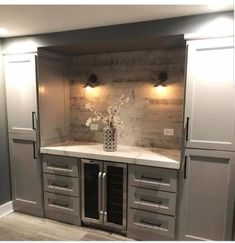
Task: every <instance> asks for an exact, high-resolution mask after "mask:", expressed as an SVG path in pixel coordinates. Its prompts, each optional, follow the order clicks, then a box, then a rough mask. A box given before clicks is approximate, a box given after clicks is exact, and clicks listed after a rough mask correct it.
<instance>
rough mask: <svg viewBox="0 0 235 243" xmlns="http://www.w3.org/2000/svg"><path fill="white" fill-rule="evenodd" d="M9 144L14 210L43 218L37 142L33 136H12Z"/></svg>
mask: <svg viewBox="0 0 235 243" xmlns="http://www.w3.org/2000/svg"><path fill="white" fill-rule="evenodd" d="M9 144H10V159H11V179H12V190H13V193H12V195H13V205H14V209H15V210H16V211H19V212H24V213H29V214H32V215H36V216H42V215H43V206H42V205H43V204H42V178H41V177H42V172H41V163H40V160H39V159H38V158H39V153H38V149H37V143H36V140H35V139H34V136H32V135H24V134H10V136H9Z"/></svg>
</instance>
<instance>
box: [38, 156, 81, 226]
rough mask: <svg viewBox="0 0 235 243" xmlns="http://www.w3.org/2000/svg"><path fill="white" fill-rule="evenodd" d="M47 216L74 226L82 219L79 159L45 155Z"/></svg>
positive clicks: (45, 205) (45, 202) (44, 175)
mask: <svg viewBox="0 0 235 243" xmlns="http://www.w3.org/2000/svg"><path fill="white" fill-rule="evenodd" d="M42 160H43V161H42V162H43V182H44V207H45V216H46V217H47V218H50V219H54V220H58V221H61V222H65V223H70V224H74V225H80V224H81V217H80V198H81V195H80V173H79V172H80V163H79V162H78V159H77V158H73V157H67V156H57V155H49V154H44V155H43V157H42Z"/></svg>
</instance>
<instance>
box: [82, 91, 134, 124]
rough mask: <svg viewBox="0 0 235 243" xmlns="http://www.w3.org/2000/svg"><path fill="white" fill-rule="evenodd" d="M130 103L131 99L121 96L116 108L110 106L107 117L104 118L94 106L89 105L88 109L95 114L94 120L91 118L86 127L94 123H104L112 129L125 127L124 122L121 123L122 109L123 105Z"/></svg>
mask: <svg viewBox="0 0 235 243" xmlns="http://www.w3.org/2000/svg"><path fill="white" fill-rule="evenodd" d="M128 102H129V97H125V95H121V96H120V98H119V99H118V103H117V105H115V106H113V107H112V106H109V107H108V109H107V115H106V116H104V115H103V114H102V113H100V112H99V111H98V110H97V109H96V108H95V107H94V106H92V105H91V104H89V103H87V104H86V109H88V110H90V111H91V112H92V113H93V114H94V117H93V118H89V119H88V120H87V122H86V126H90V124H91V123H92V122H96V121H100V120H101V121H102V122H103V123H104V124H105V125H108V126H110V127H123V122H122V121H121V119H120V117H119V116H118V115H119V114H120V108H121V106H122V105H123V104H125V103H128Z"/></svg>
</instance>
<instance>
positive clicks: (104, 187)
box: [102, 172, 107, 216]
mask: <svg viewBox="0 0 235 243" xmlns="http://www.w3.org/2000/svg"><path fill="white" fill-rule="evenodd" d="M102 179H103V185H102V186H103V188H102V189H103V195H104V198H103V213H104V215H105V216H106V215H107V205H106V201H107V193H106V184H107V183H106V172H104V173H103V175H102Z"/></svg>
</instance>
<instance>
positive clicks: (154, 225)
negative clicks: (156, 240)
mask: <svg viewBox="0 0 235 243" xmlns="http://www.w3.org/2000/svg"><path fill="white" fill-rule="evenodd" d="M140 223H142V224H147V225H150V226H152V227H159V228H160V227H161V225H162V224H161V223H160V224H154V223H149V222H147V221H144V220H141V221H140Z"/></svg>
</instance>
